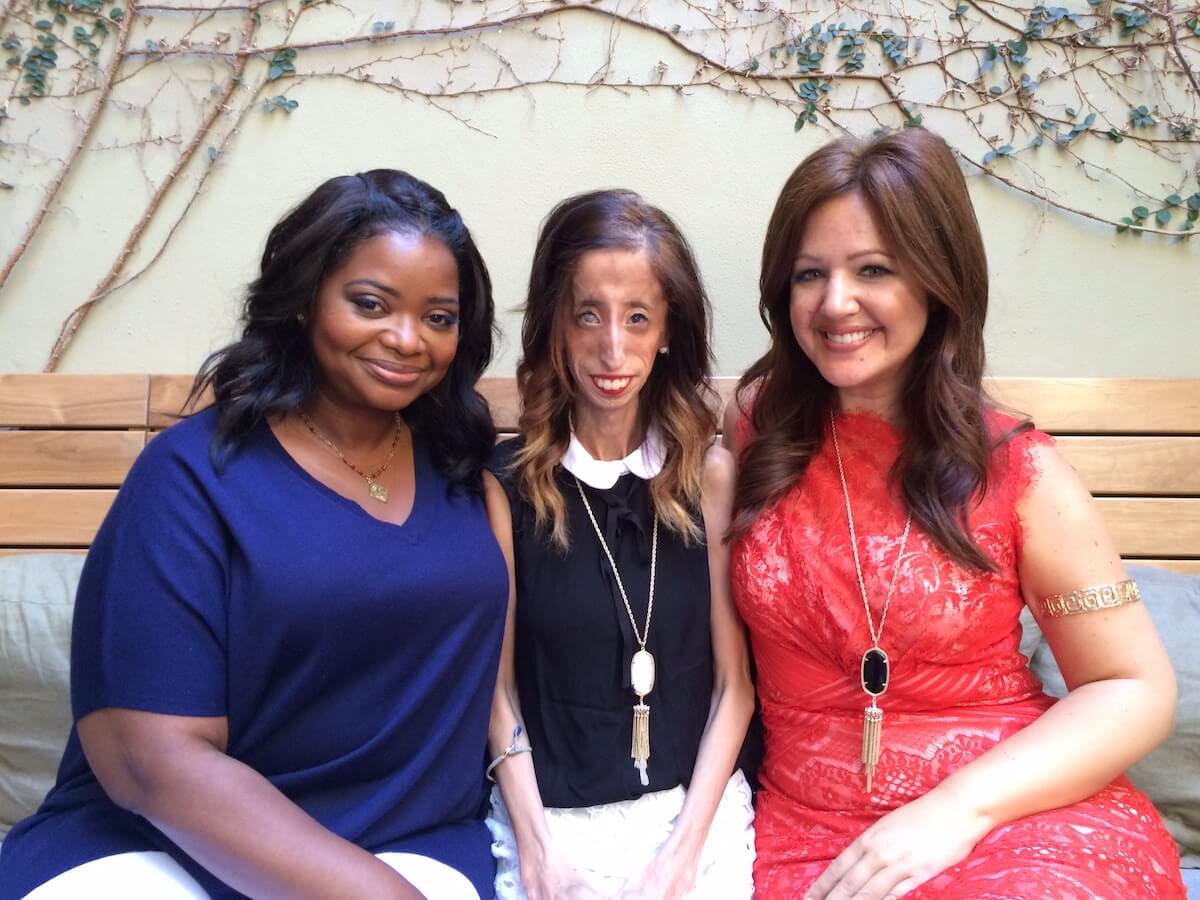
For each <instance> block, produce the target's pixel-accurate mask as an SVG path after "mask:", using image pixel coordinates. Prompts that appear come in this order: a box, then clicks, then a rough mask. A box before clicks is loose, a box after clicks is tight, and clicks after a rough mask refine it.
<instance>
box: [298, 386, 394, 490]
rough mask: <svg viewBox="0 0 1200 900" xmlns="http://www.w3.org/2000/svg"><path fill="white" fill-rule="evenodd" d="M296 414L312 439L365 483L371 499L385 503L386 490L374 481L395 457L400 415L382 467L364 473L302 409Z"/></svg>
mask: <svg viewBox="0 0 1200 900" xmlns="http://www.w3.org/2000/svg"><path fill="white" fill-rule="evenodd" d="M297 412H298V413H300V418H301V419H302V420H303V421H304V424H305V425H307V426H308V430H309V431H311V432H312V433H313V437H315V438H316V439H317V440H319V441H320V442H321V443H323V444H324V445H325V446H326V447H328V448H329V449H330V450H332V451H333V452H334V453H336V454H337V458H338V459H340V460H341V461H342V462H344V463H345V464H346V465H347V466H349V467H350V468H351V469H353V470H354V471H355V472H356V473H357V474H358V475H359V476H360V477H361V478H362V479H363V481H365V482H366V483H367V491H368V493H370V495H371V499H372V500H378V501H379V502H380V503H387V502H388V489H387V488H386V487H384V486H383V485H382V484H380V483H379V482H378V481H376V480H375V479H376V478H378V477H379V476H380V475H382V474H383V473H384V472H386V471H387V468H388V466H390V465H391V464H392V457H393V456H395V455H396V445H397V444H398V443H400V432H401V422H402V421H403V420H402V419H401V418H400V413H398V412H397V413H396V426H395V430H394V431H393V432H392V446H391V447H390V448H389V449H388V455H387V459H385V460H384V461H383V465H382V466H380V467H379V468H378V469H376V470H375V471H374V472H364V471H363V470H362V469H360V468H359V467H358V466H356V465H355V464H354V463H352V462H350V460H348V459H347V458H346V454H345V453H343V452H342V451H341V450H339V449H338V446H337V444H335V443H334V442H333V441H331V440H330V439H329V438H327V437H326V436H325V432H323V431H322V430H321V429H320V428H318V427H317V423H316V422H314V421H313V420H312V419H310V418H309V417H308V413H306V412H305V411H304V410H302V409H299V410H297Z"/></svg>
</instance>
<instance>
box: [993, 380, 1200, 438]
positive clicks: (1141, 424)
mask: <svg viewBox="0 0 1200 900" xmlns="http://www.w3.org/2000/svg"><path fill="white" fill-rule="evenodd" d="M986 387H987V389H988V391H989V392H990V393H991V395H992V396H993V397H995V399H996V400H998V401H999V402H1001V403H1003V404H1005V405H1007V406H1009V407H1011V408H1013V409H1015V410H1019V411H1021V412H1023V413H1026V414H1027V415H1029V416H1031V417H1032V418H1033V421H1034V424H1036V425H1037V427H1038V428H1040V429H1041V430H1042V431H1056V432H1073V433H1076V434H1091V433H1095V432H1118V433H1120V432H1127V433H1130V434H1147V433H1149V434H1200V391H1198V390H1197V389H1196V380H1195V379H1194V378H991V379H988V380H987V383H986Z"/></svg>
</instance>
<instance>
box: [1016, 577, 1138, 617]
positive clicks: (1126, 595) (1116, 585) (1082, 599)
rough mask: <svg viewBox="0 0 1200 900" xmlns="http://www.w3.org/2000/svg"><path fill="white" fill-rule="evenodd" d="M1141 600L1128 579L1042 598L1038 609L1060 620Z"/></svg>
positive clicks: (1133, 584) (1136, 588) (1134, 585)
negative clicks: (1064, 617)
mask: <svg viewBox="0 0 1200 900" xmlns="http://www.w3.org/2000/svg"><path fill="white" fill-rule="evenodd" d="M1141 599H1142V595H1141V593H1140V592H1139V591H1138V586H1137V585H1136V584H1135V583H1134V582H1133V581H1130V580H1129V579H1126V580H1125V581H1115V582H1113V583H1112V584H1099V585H1096V586H1095V587H1087V588H1080V589H1079V590H1077V591H1071V592H1070V593H1069V594H1054V595H1053V596H1050V597H1043V598H1042V599H1041V600H1039V601H1038V609H1039V611H1040V612H1041V614H1042V615H1043V616H1046V617H1047V618H1049V619H1061V618H1062V617H1063V616H1077V615H1079V614H1080V613H1089V612H1095V611H1097V610H1100V609H1115V608H1116V607H1118V606H1124V605H1125V604H1126V603H1137V602H1139V601H1140V600H1141Z"/></svg>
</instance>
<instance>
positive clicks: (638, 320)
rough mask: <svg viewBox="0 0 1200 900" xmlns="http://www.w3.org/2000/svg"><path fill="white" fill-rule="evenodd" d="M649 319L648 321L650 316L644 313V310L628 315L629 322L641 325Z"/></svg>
mask: <svg viewBox="0 0 1200 900" xmlns="http://www.w3.org/2000/svg"><path fill="white" fill-rule="evenodd" d="M649 321H650V317H649V316H648V315H646V314H645V313H644V312H635V313H632V314H630V316H629V322H630V324H632V325H643V324H645V323H646V322H649Z"/></svg>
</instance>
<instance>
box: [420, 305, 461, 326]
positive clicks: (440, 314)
mask: <svg viewBox="0 0 1200 900" xmlns="http://www.w3.org/2000/svg"><path fill="white" fill-rule="evenodd" d="M425 319H426V321H428V322H429V324H431V325H432V326H433V327H434V328H439V329H445V330H449V329H451V328H457V327H458V316H456V315H455V314H454V313H452V312H447V311H446V310H444V309H439V310H435V311H433V312H431V313H430V314H429V315H427V316H426V317H425Z"/></svg>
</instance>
